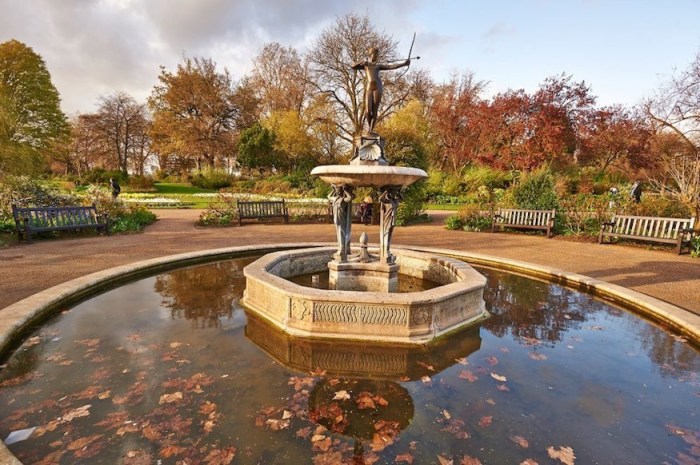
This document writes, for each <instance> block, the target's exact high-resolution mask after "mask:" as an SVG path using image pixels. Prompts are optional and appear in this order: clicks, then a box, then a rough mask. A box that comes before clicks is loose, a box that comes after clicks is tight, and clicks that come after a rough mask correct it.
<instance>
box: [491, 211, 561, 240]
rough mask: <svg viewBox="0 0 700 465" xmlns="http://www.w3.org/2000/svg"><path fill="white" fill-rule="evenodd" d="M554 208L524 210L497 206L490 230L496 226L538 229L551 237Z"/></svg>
mask: <svg viewBox="0 0 700 465" xmlns="http://www.w3.org/2000/svg"><path fill="white" fill-rule="evenodd" d="M555 214H556V210H526V209H517V208H499V209H498V211H497V212H496V213H495V214H494V215H493V221H492V223H491V232H496V228H501V230H503V228H517V229H538V230H542V231H545V232H546V233H547V237H548V238H550V237H552V229H554V215H555Z"/></svg>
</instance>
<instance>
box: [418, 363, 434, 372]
mask: <svg viewBox="0 0 700 465" xmlns="http://www.w3.org/2000/svg"><path fill="white" fill-rule="evenodd" d="M416 363H417V364H418V365H420V366H422V367H423V368H425V369H426V370H430V371H435V368H434V367H433V366H432V365H428V364H427V363H425V362H416Z"/></svg>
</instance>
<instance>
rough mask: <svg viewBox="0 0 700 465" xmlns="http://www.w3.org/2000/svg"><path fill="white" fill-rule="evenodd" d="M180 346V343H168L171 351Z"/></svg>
mask: <svg viewBox="0 0 700 465" xmlns="http://www.w3.org/2000/svg"><path fill="white" fill-rule="evenodd" d="M181 345H182V342H171V343H170V348H171V349H177V348H178V347H180V346H181Z"/></svg>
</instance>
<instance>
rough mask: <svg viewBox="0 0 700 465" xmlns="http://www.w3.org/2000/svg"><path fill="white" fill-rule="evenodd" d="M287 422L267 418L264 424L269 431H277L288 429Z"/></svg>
mask: <svg viewBox="0 0 700 465" xmlns="http://www.w3.org/2000/svg"><path fill="white" fill-rule="evenodd" d="M289 424H290V422H289V420H278V419H275V418H269V419H268V420H267V421H266V422H265V425H266V426H267V427H268V428H269V429H271V430H272V431H279V430H282V429H287V428H289Z"/></svg>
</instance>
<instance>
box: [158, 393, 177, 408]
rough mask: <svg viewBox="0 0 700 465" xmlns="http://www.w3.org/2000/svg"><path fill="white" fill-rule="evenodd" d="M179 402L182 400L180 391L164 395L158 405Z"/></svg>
mask: <svg viewBox="0 0 700 465" xmlns="http://www.w3.org/2000/svg"><path fill="white" fill-rule="evenodd" d="M179 400H182V393H181V392H180V391H177V392H173V393H172V394H163V395H162V396H160V400H159V401H158V404H161V405H162V404H171V403H173V402H177V401H179Z"/></svg>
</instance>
